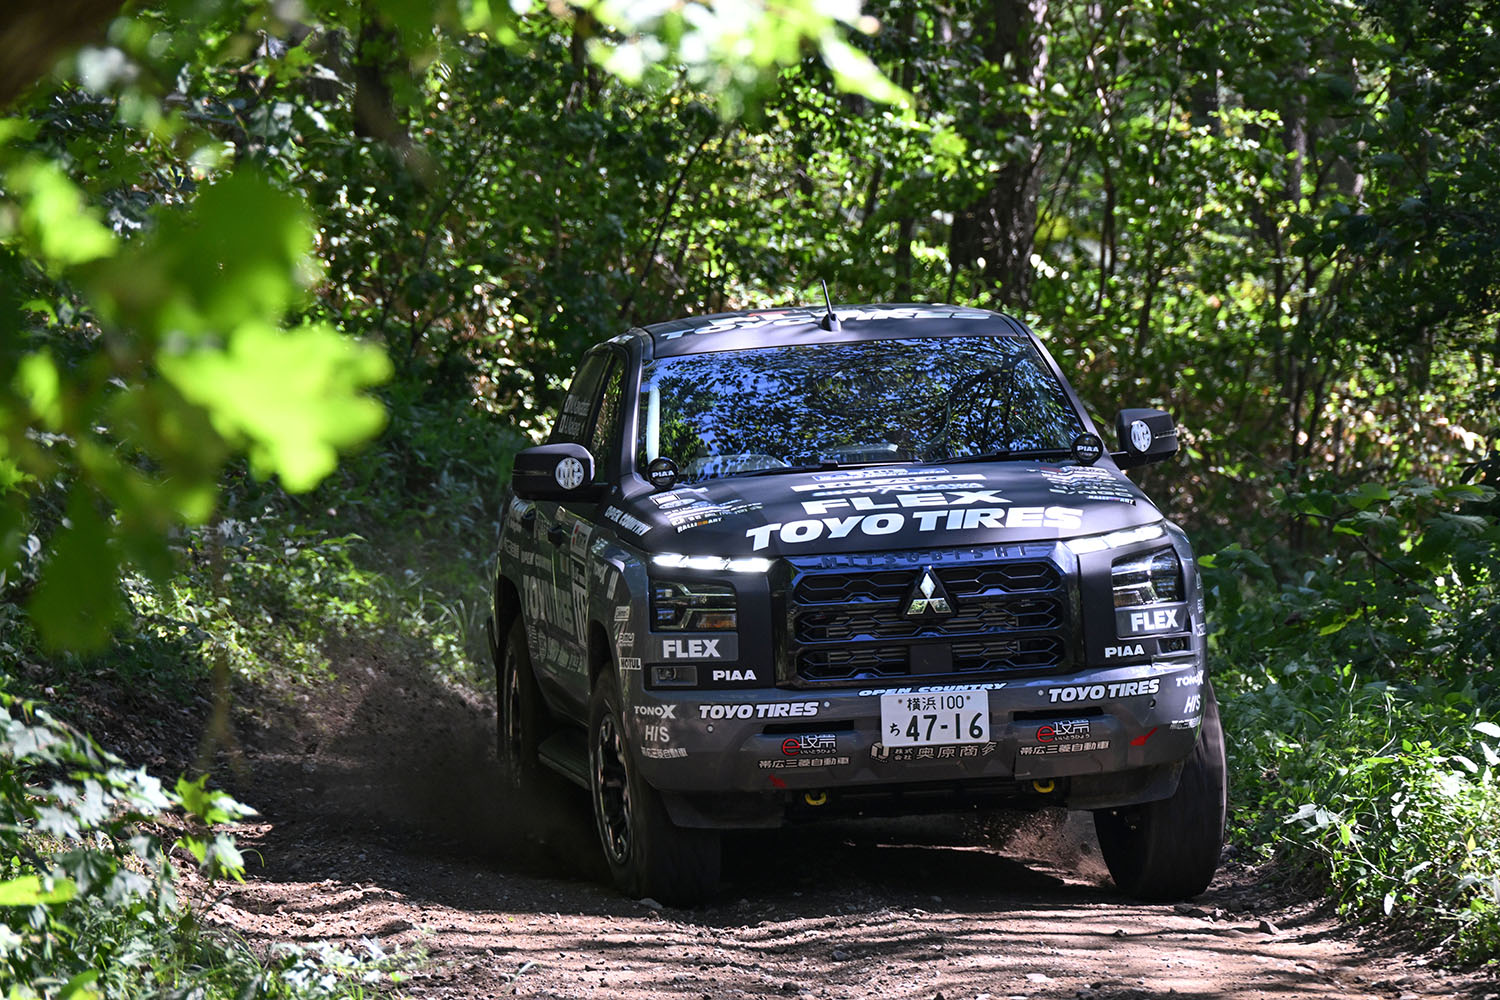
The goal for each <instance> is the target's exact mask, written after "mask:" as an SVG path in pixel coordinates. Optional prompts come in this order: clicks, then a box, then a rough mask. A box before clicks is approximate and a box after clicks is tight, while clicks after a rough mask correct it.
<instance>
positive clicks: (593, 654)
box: [588, 621, 615, 691]
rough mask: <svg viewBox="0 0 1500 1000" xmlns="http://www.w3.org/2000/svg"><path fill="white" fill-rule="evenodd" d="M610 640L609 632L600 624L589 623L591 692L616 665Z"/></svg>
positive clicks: (595, 622)
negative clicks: (602, 675)
mask: <svg viewBox="0 0 1500 1000" xmlns="http://www.w3.org/2000/svg"><path fill="white" fill-rule="evenodd" d="M612 645H613V644H612V643H611V642H610V640H609V631H608V630H607V629H606V628H605V627H604V626H603V625H602V624H601V623H599V622H597V621H591V622H589V648H588V657H589V690H590V691H592V690H594V687H595V685H597V684H598V683H599V677H600V675H601V674H603V673H604V671H605V670H607V669H609V668H610V667H612V666H613V665H614V662H615V657H614V651H613V649H612Z"/></svg>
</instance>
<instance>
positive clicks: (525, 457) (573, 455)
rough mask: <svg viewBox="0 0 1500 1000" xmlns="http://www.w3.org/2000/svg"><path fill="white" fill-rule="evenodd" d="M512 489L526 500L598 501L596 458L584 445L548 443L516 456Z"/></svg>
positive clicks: (512, 471) (511, 478)
mask: <svg viewBox="0 0 1500 1000" xmlns="http://www.w3.org/2000/svg"><path fill="white" fill-rule="evenodd" d="M510 487H511V489H512V490H514V491H515V494H516V496H518V497H520V498H521V499H522V500H556V501H559V502H566V501H568V500H591V499H594V498H595V497H596V495H597V493H598V490H596V489H595V488H594V456H593V455H591V454H589V450H588V449H587V448H585V447H584V446H583V445H581V444H544V445H540V446H538V447H536V448H527V449H526V450H525V451H522V452H518V453H517V454H516V461H515V465H514V466H512V468H511V473H510Z"/></svg>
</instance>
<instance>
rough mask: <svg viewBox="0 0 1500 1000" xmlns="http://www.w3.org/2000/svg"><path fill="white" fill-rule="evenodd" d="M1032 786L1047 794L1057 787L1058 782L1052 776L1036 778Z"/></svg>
mask: <svg viewBox="0 0 1500 1000" xmlns="http://www.w3.org/2000/svg"><path fill="white" fill-rule="evenodd" d="M1031 787H1032V788H1035V789H1036V790H1037V791H1038V792H1041V793H1042V794H1043V795H1046V794H1047V793H1048V792H1050V791H1052V790H1053V789H1054V788H1056V787H1057V782H1055V781H1053V780H1052V779H1051V778H1036V779H1033V781H1032V782H1031Z"/></svg>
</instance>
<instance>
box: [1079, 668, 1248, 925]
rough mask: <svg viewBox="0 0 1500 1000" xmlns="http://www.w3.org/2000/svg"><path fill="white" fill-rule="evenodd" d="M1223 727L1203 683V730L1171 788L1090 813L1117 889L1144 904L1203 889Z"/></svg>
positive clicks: (1219, 789) (1220, 794) (1219, 831)
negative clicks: (1150, 798)
mask: <svg viewBox="0 0 1500 1000" xmlns="http://www.w3.org/2000/svg"><path fill="white" fill-rule="evenodd" d="M1224 774H1225V764H1224V729H1223V727H1222V725H1221V724H1220V722H1219V704H1218V701H1217V700H1216V699H1215V698H1214V689H1213V687H1212V686H1211V685H1209V684H1208V682H1207V681H1205V682H1204V685H1203V727H1202V731H1201V732H1200V733H1199V736H1198V745H1197V746H1196V747H1194V748H1193V753H1192V755H1191V756H1189V757H1188V759H1187V763H1186V764H1184V765H1183V768H1182V779H1181V780H1180V781H1179V782H1178V784H1177V791H1176V792H1175V793H1173V794H1172V795H1171V796H1170V797H1169V798H1165V799H1162V800H1160V801H1158V802H1146V803H1143V804H1141V805H1138V806H1127V807H1125V808H1122V809H1101V810H1099V811H1098V812H1096V813H1094V830H1095V832H1096V833H1098V835H1099V850H1100V853H1102V854H1103V855H1104V863H1105V864H1106V865H1108V866H1109V874H1110V876H1111V877H1112V878H1114V880H1115V885H1117V886H1119V887H1120V889H1121V891H1123V892H1125V893H1127V894H1129V895H1131V896H1135V897H1136V898H1137V899H1143V900H1147V901H1149V902H1168V901H1171V900H1177V899H1187V898H1189V897H1191V896H1196V895H1198V894H1199V893H1200V892H1202V891H1203V890H1205V889H1207V888H1208V883H1209V882H1211V881H1212V880H1213V877H1214V872H1215V871H1216V870H1218V867H1219V852H1220V851H1221V850H1222V849H1223V847H1224V819H1225V813H1226V806H1227V796H1226V791H1227V788H1226V783H1225V778H1224Z"/></svg>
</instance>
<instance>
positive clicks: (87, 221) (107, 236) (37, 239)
mask: <svg viewBox="0 0 1500 1000" xmlns="http://www.w3.org/2000/svg"><path fill="white" fill-rule="evenodd" d="M5 182H6V186H8V187H9V188H10V189H11V190H12V191H13V192H14V193H15V194H16V195H17V196H18V198H19V201H20V207H21V211H20V219H19V223H20V232H21V235H22V236H23V237H24V238H25V239H26V242H27V243H28V244H29V245H30V246H31V247H33V248H34V250H35V252H36V253H37V255H38V256H40V257H41V258H42V259H43V260H44V261H46V262H47V263H48V264H50V265H52V266H53V268H54V269H58V268H66V267H72V266H74V265H77V264H83V263H86V262H88V261H91V260H97V259H98V258H100V257H107V256H109V255H110V254H112V253H114V250H115V235H114V233H112V232H110V231H109V229H108V228H107V227H106V226H105V225H104V224H103V223H101V222H100V221H99V219H98V218H97V215H96V213H95V212H94V211H93V210H92V208H90V207H89V206H88V203H87V202H86V201H85V200H84V196H83V192H82V191H80V190H79V189H78V187H77V185H75V184H74V183H73V182H72V181H71V180H69V179H68V176H67V174H65V173H63V172H62V170H61V168H59V167H58V166H56V165H55V164H52V163H47V162H43V161H37V160H32V161H28V162H25V163H22V164H21V165H19V166H16V167H13V168H12V169H11V170H10V171H9V172H8V173H7V174H6V175H5ZM4 219H5V213H4V212H0V226H3V223H4ZM4 235H5V231H4V229H3V228H0V237H3V236H4Z"/></svg>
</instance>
